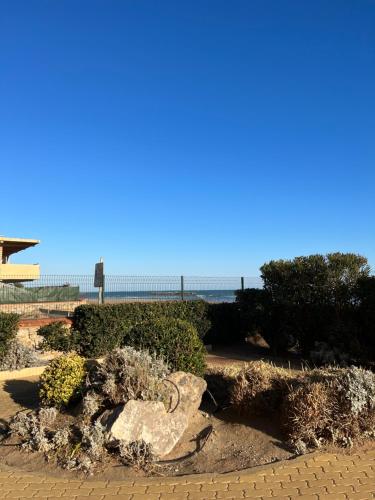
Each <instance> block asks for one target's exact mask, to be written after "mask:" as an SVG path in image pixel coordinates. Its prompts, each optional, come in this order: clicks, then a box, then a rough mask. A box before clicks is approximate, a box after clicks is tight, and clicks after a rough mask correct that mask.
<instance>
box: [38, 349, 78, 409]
mask: <svg viewBox="0 0 375 500" xmlns="http://www.w3.org/2000/svg"><path fill="white" fill-rule="evenodd" d="M85 375H86V364H85V359H84V358H82V357H81V356H79V355H78V354H67V355H64V356H60V357H59V358H56V359H53V360H52V361H51V363H50V364H49V366H47V368H46V369H45V371H44V372H43V373H42V375H41V377H40V390H39V396H40V399H41V401H42V403H43V404H44V405H46V406H57V407H61V406H68V405H69V403H71V402H72V401H74V400H76V399H77V398H78V397H79V395H80V394H81V390H82V386H83V382H84V379H85Z"/></svg>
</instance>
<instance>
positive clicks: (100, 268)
mask: <svg viewBox="0 0 375 500" xmlns="http://www.w3.org/2000/svg"><path fill="white" fill-rule="evenodd" d="M94 287H95V288H98V289H99V290H98V303H99V304H104V262H103V257H100V262H98V263H97V264H95V277H94Z"/></svg>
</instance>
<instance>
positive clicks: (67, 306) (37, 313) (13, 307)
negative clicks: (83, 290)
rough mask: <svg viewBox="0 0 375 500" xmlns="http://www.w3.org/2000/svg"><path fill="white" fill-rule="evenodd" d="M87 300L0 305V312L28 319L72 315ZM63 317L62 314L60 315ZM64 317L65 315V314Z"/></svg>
mask: <svg viewBox="0 0 375 500" xmlns="http://www.w3.org/2000/svg"><path fill="white" fill-rule="evenodd" d="M82 304H87V300H71V301H67V302H22V303H19V304H0V312H5V313H16V314H20V315H21V316H24V317H25V316H26V317H30V318H40V317H43V316H48V315H50V314H52V313H54V312H55V311H56V312H59V311H60V312H61V313H72V312H73V311H74V309H75V308H76V307H78V306H80V305H82ZM62 315H64V314H62ZM65 315H66V314H65Z"/></svg>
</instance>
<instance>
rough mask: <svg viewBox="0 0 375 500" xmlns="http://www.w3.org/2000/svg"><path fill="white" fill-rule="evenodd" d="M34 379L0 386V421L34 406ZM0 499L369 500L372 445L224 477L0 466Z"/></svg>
mask: <svg viewBox="0 0 375 500" xmlns="http://www.w3.org/2000/svg"><path fill="white" fill-rule="evenodd" d="M34 382H35V378H34V379H28V380H24V381H20V380H18V381H12V382H1V383H0V422H1V421H2V420H3V421H4V420H7V419H8V418H9V417H10V416H11V415H13V414H14V413H15V412H16V411H17V410H19V409H20V408H22V407H23V406H28V407H30V406H32V405H33V404H35V391H36V387H35V384H34ZM0 498H6V499H7V498H18V499H24V498H35V499H39V498H40V499H50V500H54V499H61V498H69V499H72V500H122V499H124V500H125V499H126V500H141V499H143V500H153V499H155V500H156V499H158V500H166V499H172V500H179V499H185V500H200V499H220V498H254V499H256V498H258V499H268V498H274V499H278V498H280V499H294V498H304V499H306V500H309V499H315V500H319V499H326V500H328V499H330V498H332V499H334V500H340V499H348V500H355V499H362V500H366V499H371V498H375V446H374V447H373V448H372V449H371V450H368V451H366V452H361V453H359V454H352V455H341V454H340V455H336V454H326V453H324V454H322V453H314V454H311V455H305V456H303V457H299V458H297V459H294V460H289V461H285V462H280V463H278V464H277V463H276V464H271V465H268V466H264V467H256V468H253V469H247V470H246V471H242V472H235V473H230V474H203V475H202V474H201V475H193V476H184V477H181V478H176V477H174V478H162V479H161V478H159V477H158V478H146V479H135V480H122V481H96V480H95V478H89V479H84V480H78V481H77V480H69V479H61V478H58V477H52V476H49V475H48V476H47V475H45V474H43V472H41V473H39V474H34V473H33V474H29V473H28V474H26V473H23V472H21V471H19V470H16V469H14V468H8V467H6V466H5V465H4V464H0Z"/></svg>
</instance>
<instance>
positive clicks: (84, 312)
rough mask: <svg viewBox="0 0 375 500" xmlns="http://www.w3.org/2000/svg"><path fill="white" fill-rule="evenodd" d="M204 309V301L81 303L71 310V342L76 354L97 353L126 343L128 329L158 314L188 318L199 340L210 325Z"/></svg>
mask: <svg viewBox="0 0 375 500" xmlns="http://www.w3.org/2000/svg"><path fill="white" fill-rule="evenodd" d="M207 310H208V304H207V303H206V302H204V301H186V302H185V301H184V302H146V303H125V304H105V305H101V306H99V305H82V306H79V307H77V308H76V309H75V311H74V315H73V325H72V341H73V343H74V346H75V349H76V350H77V351H78V352H79V353H80V354H82V355H84V356H87V357H97V356H101V355H103V354H106V353H108V352H110V351H111V350H112V349H114V348H115V347H119V346H121V345H127V340H126V339H127V336H128V335H129V332H130V330H131V329H132V328H133V327H135V326H136V325H138V324H139V323H142V322H144V321H150V320H155V319H159V318H161V317H167V318H174V319H180V320H184V321H188V322H189V323H191V324H192V325H193V326H194V327H195V328H196V329H197V331H198V335H199V337H200V338H201V339H203V338H204V336H205V335H206V333H207V332H208V330H209V328H210V320H209V318H208V314H207Z"/></svg>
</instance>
